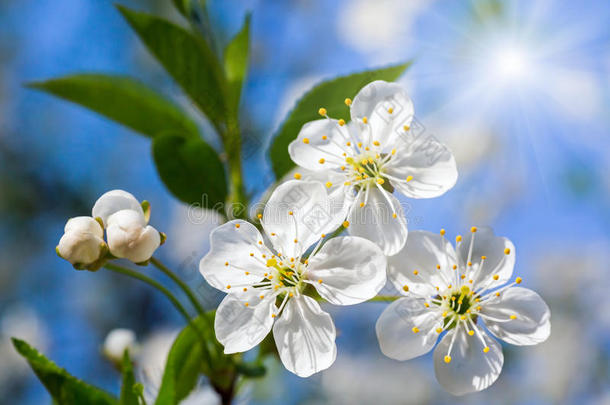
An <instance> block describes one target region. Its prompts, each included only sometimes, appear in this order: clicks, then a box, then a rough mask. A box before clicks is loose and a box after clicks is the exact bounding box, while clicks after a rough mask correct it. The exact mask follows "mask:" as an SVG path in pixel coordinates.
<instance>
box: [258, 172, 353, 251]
mask: <svg viewBox="0 0 610 405" xmlns="http://www.w3.org/2000/svg"><path fill="white" fill-rule="evenodd" d="M341 221H343V218H341V217H339V216H337V215H333V207H331V201H330V198H329V197H328V195H327V193H326V190H325V188H324V186H323V185H322V184H320V183H318V182H310V181H300V180H290V181H287V182H285V183H283V184H281V185H280V186H278V187H277V188H276V189H275V191H274V192H273V194H272V195H271V197H270V198H269V201H268V202H267V204H266V205H265V211H264V213H263V218H262V219H261V223H262V225H263V228H264V229H265V233H266V234H267V236H269V239H271V242H272V243H273V246H274V248H275V249H276V250H277V251H278V252H279V253H281V254H282V255H283V256H285V257H295V258H297V257H300V255H301V254H302V253H303V252H305V251H306V250H307V248H309V247H310V246H311V245H312V244H313V243H315V242H317V241H318V240H319V239H320V237H321V235H322V234H326V233H330V232H332V231H334V230H335V229H336V228H337V227H338V226H339V225H340V224H341Z"/></svg>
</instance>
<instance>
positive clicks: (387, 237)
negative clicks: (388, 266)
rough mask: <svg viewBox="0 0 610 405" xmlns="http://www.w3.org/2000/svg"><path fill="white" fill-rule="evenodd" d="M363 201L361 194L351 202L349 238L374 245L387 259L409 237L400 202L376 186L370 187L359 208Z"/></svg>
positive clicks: (363, 194)
mask: <svg viewBox="0 0 610 405" xmlns="http://www.w3.org/2000/svg"><path fill="white" fill-rule="evenodd" d="M365 200H366V195H365V192H361V193H360V194H359V195H358V197H357V198H356V199H355V200H354V202H353V206H352V209H351V212H350V214H349V216H348V218H347V221H348V222H349V228H348V232H349V234H350V235H353V236H360V237H362V238H365V239H368V240H370V241H371V242H373V243H375V244H377V245H378V246H379V247H380V248H381V250H383V253H384V254H386V255H387V256H392V255H395V254H396V253H398V252H399V251H400V249H402V248H403V246H404V245H405V242H406V241H407V233H408V231H407V223H406V220H405V217H404V212H403V209H402V206H401V205H400V202H399V201H398V199H396V197H394V196H393V195H392V194H390V193H389V192H387V191H385V190H384V191H381V190H379V189H378V188H377V187H375V186H371V188H370V189H369V195H368V200H366V204H365V205H364V206H363V207H361V206H360V204H361V203H364V202H365ZM388 200H389V202H388ZM390 203H391V204H392V205H390ZM392 207H393V208H394V209H393V210H392ZM394 213H396V218H394V216H393V214H394Z"/></svg>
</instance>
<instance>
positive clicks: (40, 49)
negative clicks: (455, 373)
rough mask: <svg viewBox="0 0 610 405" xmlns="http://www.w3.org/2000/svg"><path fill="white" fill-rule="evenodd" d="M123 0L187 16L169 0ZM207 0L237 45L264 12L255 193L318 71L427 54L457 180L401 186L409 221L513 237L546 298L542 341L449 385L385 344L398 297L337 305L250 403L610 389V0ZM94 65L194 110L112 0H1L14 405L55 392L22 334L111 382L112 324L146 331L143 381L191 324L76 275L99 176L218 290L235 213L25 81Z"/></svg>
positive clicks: (1, 368) (575, 394)
mask: <svg viewBox="0 0 610 405" xmlns="http://www.w3.org/2000/svg"><path fill="white" fill-rule="evenodd" d="M120 3H122V4H125V5H128V6H131V7H133V8H136V9H140V10H146V11H149V12H153V13H157V14H159V15H164V16H167V17H169V18H172V19H174V21H181V20H180V17H179V15H177V13H176V12H175V11H174V10H173V9H172V7H171V4H170V3H171V2H169V1H161V0H156V1H153V0H150V1H146V0H139V1H136V0H121V1H120ZM209 3H210V4H209V12H210V15H211V20H212V23H213V25H214V28H215V30H216V32H217V33H218V37H219V41H220V42H222V43H226V41H227V40H228V39H229V38H230V37H231V36H232V35H233V34H234V33H235V32H237V30H238V29H239V28H240V26H241V24H242V21H243V17H244V15H245V13H246V12H248V11H251V12H252V13H253V20H252V40H253V43H252V52H251V62H250V63H251V67H250V73H249V81H248V83H247V87H246V89H245V99H244V100H243V122H244V127H245V128H247V131H246V136H247V142H246V145H245V155H246V156H247V162H246V168H247V169H246V175H245V177H246V182H247V184H248V191H249V192H251V193H252V194H253V195H254V198H255V199H256V198H257V197H260V196H261V195H262V193H264V191H265V190H266V188H267V187H269V186H270V185H271V184H272V183H273V180H274V179H273V175H272V172H271V170H270V167H269V164H268V160H267V156H266V147H267V144H268V141H269V139H270V137H271V136H272V134H273V133H274V130H275V129H276V128H277V126H278V124H279V123H280V122H281V120H282V119H283V117H284V115H285V114H286V113H287V112H288V111H289V110H290V109H291V108H292V106H293V105H294V103H295V101H296V100H297V99H298V98H299V97H300V96H301V95H302V94H303V93H304V92H305V91H307V90H308V89H309V87H311V86H312V85H313V84H315V83H316V82H317V81H319V80H321V79H326V78H330V77H333V76H336V75H340V74H347V73H351V72H354V71H359V70H363V69H366V68H371V67H378V66H382V65H387V64H391V63H397V62H403V61H406V60H411V59H412V60H413V61H414V64H413V66H412V68H411V69H409V70H408V71H407V73H406V74H405V76H404V77H403V78H402V79H401V82H402V84H403V85H404V86H405V87H406V89H407V90H408V92H409V93H410V94H411V97H412V98H413V100H414V103H415V110H416V116H417V119H418V120H419V122H420V123H421V124H422V125H423V126H424V127H425V130H426V131H427V132H428V133H429V134H430V135H434V136H435V137H436V138H438V139H440V140H441V141H443V142H446V143H447V144H448V145H449V146H450V148H451V149H452V150H453V152H454V154H455V155H456V158H457V161H458V168H459V171H460V178H459V180H458V183H457V186H456V187H455V188H454V189H453V190H451V191H450V192H449V193H447V194H446V195H445V196H443V197H441V198H438V199H433V200H420V201H414V200H407V199H405V200H404V201H403V202H404V204H405V205H404V206H405V209H406V211H407V217H408V220H409V227H410V229H426V230H431V231H435V230H438V229H440V228H441V227H443V228H445V229H447V230H448V233H449V234H451V235H452V236H454V235H455V234H458V233H462V232H464V231H465V230H466V229H467V228H468V227H469V226H470V225H491V226H493V227H494V229H495V231H496V233H497V234H499V235H504V236H507V237H508V238H510V239H511V240H512V241H513V242H514V244H515V245H516V247H517V265H516V269H515V271H516V273H517V274H518V275H520V276H522V277H523V278H524V280H525V281H524V284H525V286H526V287H531V288H533V289H535V290H537V291H538V292H539V293H540V294H541V295H542V296H543V298H544V299H545V300H546V301H547V302H548V304H549V305H550V307H551V312H552V334H551V337H550V338H549V340H548V341H547V342H545V343H544V344H541V345H538V346H535V347H519V348H517V347H514V346H507V345H506V346H504V350H505V364H504V370H503V372H502V375H501V376H500V378H499V380H498V381H497V382H496V383H495V384H494V385H493V386H492V387H491V388H490V389H488V390H486V391H484V392H482V393H477V394H474V395H470V396H466V397H462V398H454V397H451V396H450V395H448V394H446V393H444V392H443V391H442V389H441V387H440V386H439V385H438V383H437V382H436V380H435V377H434V371H433V367H432V361H431V360H432V359H431V355H427V356H424V357H423V358H420V359H416V360H412V361H409V362H405V363H400V362H396V361H393V360H389V359H387V358H385V357H384V356H383V355H382V354H381V352H380V351H379V348H378V345H377V342H376V337H375V332H374V327H373V325H374V323H375V320H376V318H377V316H378V315H379V314H380V313H381V312H382V310H383V309H384V307H385V305H386V304H383V303H370V304H364V305H360V306H356V307H346V308H340V310H337V309H336V308H329V311H330V312H331V314H332V315H333V317H334V319H335V322H336V324H337V328H338V339H337V344H338V349H339V355H338V359H337V361H336V363H335V364H334V366H333V367H331V368H330V369H329V370H327V371H325V372H322V373H320V374H317V375H315V376H314V377H312V378H309V379H307V380H303V379H300V378H298V377H296V376H294V375H291V374H290V373H288V372H286V371H285V370H283V368H282V367H281V366H280V365H278V364H274V363H270V364H269V372H268V375H267V377H265V379H264V380H262V381H259V382H258V383H257V384H256V385H247V386H246V387H244V390H243V392H242V394H241V396H240V401H241V402H243V403H278V404H279V403H282V404H293V403H294V404H296V403H307V404H324V403H364V404H368V403H401V404H405V403H414V404H443V403H452V404H455V403H474V404H487V403H505V404H509V403H519V404H523V403H525V404H538V403H542V404H547V403H548V404H555V403H568V404H569V403H591V404H610V383H609V381H610V333H609V332H610V294H609V293H608V285H610V268H609V265H608V263H610V249H609V246H610V234H609V232H608V229H609V227H610V180H609V177H608V176H607V173H608V171H609V169H610V137H609V135H610V24H609V23H608V22H609V21H610V3H609V2H608V1H605V0H583V1H578V2H575V1H567V0H566V1H560V0H557V1H552V0H539V1H525V0H524V1H492V0H480V1H479V0H469V1H461V2H449V1H441V0H409V1H400V0H396V1H389V0H375V1H373V0H344V1H336V2H328V1H323V0H291V1H280V0H259V1H254V0H250V1H243V0H230V1H226V0H223V1H221V0H210V1H209ZM89 71H101V72H111V73H124V74H129V75H132V76H135V77H138V78H140V79H141V80H143V81H144V82H146V83H148V84H150V85H152V86H153V87H155V88H157V89H161V90H162V91H163V92H164V93H165V94H167V95H169V96H171V97H173V98H174V99H175V100H176V101H177V102H179V103H181V104H182V105H184V106H185V108H188V109H190V110H191V111H193V108H192V107H190V105H189V102H188V100H186V99H185V98H184V96H183V95H182V93H181V92H180V91H179V89H178V88H177V86H175V85H174V84H173V83H172V82H171V80H170V79H169V78H168V77H167V76H166V75H165V74H164V73H163V71H162V69H161V67H160V66H159V65H158V64H157V63H156V62H155V61H154V60H153V59H152V57H151V56H150V55H148V54H147V52H146V50H145V49H144V47H143V45H142V44H141V43H140V42H139V40H138V39H137V37H136V35H135V34H133V33H132V32H130V29H129V27H128V26H127V24H126V23H125V22H124V21H123V20H122V18H121V17H120V15H119V13H118V12H117V10H116V9H115V7H114V6H113V4H112V2H110V1H102V0H96V1H82V0H13V1H11V0H0V398H1V399H0V403H7V404H33V405H34V404H36V405H38V404H43V403H50V399H49V397H48V396H47V394H46V392H45V390H44V388H43V387H42V385H41V384H40V383H39V382H38V381H37V379H36V378H35V377H34V375H33V373H32V372H31V370H30V369H29V367H28V366H27V364H26V363H25V362H24V361H23V360H22V359H21V358H19V357H18V356H17V355H16V353H15V352H14V351H13V348H12V345H11V344H10V340H9V337H10V336H18V337H20V338H23V339H26V340H27V341H29V342H30V343H32V344H33V345H34V346H36V347H38V348H39V349H41V350H42V351H43V352H44V353H46V354H47V355H48V357H50V358H51V359H53V360H54V361H56V362H57V363H58V364H59V365H61V366H63V367H65V368H67V369H68V370H69V371H70V372H71V373H73V374H74V375H76V376H78V377H80V378H83V379H85V380H87V381H90V382H92V383H94V384H96V385H99V386H101V387H103V388H105V389H107V390H110V391H113V392H117V391H118V387H119V374H118V373H117V372H116V371H115V370H114V368H113V366H112V364H111V363H110V362H108V361H107V360H105V359H104V357H103V356H102V354H101V346H102V344H103V341H104V338H105V336H106V335H107V333H108V332H109V331H110V330H112V329H114V328H118V327H122V328H129V329H132V330H133V331H135V334H136V336H137V340H138V342H139V344H140V356H139V358H140V360H139V367H140V369H141V370H144V371H143V372H142V374H141V375H142V376H143V377H142V378H144V382H145V383H147V382H148V383H150V384H149V385H152V386H153V387H152V389H153V390H154V385H155V381H157V380H158V376H160V375H161V373H162V367H163V359H164V356H165V353H166V350H167V348H168V345H169V344H170V343H171V341H172V338H173V336H174V335H175V333H176V331H177V330H179V329H180V328H181V327H182V326H183V322H182V320H181V319H180V318H179V317H178V316H177V314H176V313H175V312H174V311H173V309H172V308H171V307H170V306H169V304H168V303H167V302H166V301H165V300H164V298H163V297H162V296H160V295H159V294H158V293H157V292H156V291H154V290H151V289H149V288H147V287H146V286H143V285H140V284H137V283H135V282H133V281H132V280H131V279H126V278H121V277H120V276H118V275H115V274H111V273H109V272H106V271H104V270H101V271H99V272H97V273H90V272H86V271H84V272H77V271H75V270H73V269H72V267H71V266H70V265H69V263H67V262H65V261H63V260H61V259H59V258H58V257H57V256H56V254H55V251H54V248H55V246H56V244H57V242H58V240H59V238H60V237H61V235H62V233H63V226H64V224H65V221H66V219H67V218H69V217H73V216H78V215H88V214H89V212H90V209H91V207H92V205H93V203H94V202H95V200H96V198H97V197H98V196H99V195H101V194H102V193H104V192H105V191H108V190H110V189H114V188H121V189H125V190H129V191H130V192H132V193H133V194H134V195H135V196H136V197H137V198H138V199H140V200H143V199H147V200H149V201H150V202H151V203H152V220H151V223H152V225H153V226H155V227H156V228H157V229H159V230H162V231H165V232H166V233H167V234H168V243H167V244H166V245H164V246H163V247H162V248H161V249H160V250H159V252H158V254H159V255H160V257H161V258H162V259H163V260H164V261H165V262H166V263H169V264H171V267H173V268H174V269H178V272H179V274H180V276H181V277H183V278H184V279H185V280H186V281H187V282H188V283H189V284H190V285H191V286H193V288H195V289H197V291H198V292H199V294H200V297H202V301H203V303H204V305H205V306H206V307H207V308H213V307H214V306H215V305H216V303H217V302H218V300H219V299H220V298H221V297H220V296H219V295H218V294H217V293H214V292H213V290H210V289H209V287H206V286H205V285H203V280H202V278H201V277H200V276H199V274H198V272H197V263H198V261H199V259H200V258H201V257H202V256H203V255H204V254H205V252H206V251H207V249H208V234H209V232H210V230H211V229H212V228H213V227H214V226H215V225H216V224H218V223H219V221H220V219H219V218H217V217H216V216H214V215H213V214H210V213H201V215H197V216H193V215H192V212H191V215H189V214H188V209H187V207H186V206H184V205H182V204H180V203H179V202H177V201H176V200H175V199H173V198H172V197H171V196H170V194H169V193H168V192H167V191H166V190H165V189H164V186H163V185H162V183H161V181H160V179H159V178H158V176H157V174H156V171H155V168H154V165H153V162H152V159H151V156H150V141H149V139H146V138H144V137H142V136H139V135H136V134H134V133H132V132H130V131H129V130H127V129H124V128H122V127H120V126H118V125H116V124H114V123H112V122H110V121H108V120H105V119H102V118H100V117H99V116H97V115H95V114H93V113H91V112H88V111H86V110H84V109H82V108H79V107H76V106H74V105H71V104H68V103H66V102H63V101H59V100H58V99H54V98H52V97H50V96H47V95H44V94H41V93H37V92H35V91H33V90H28V89H26V88H24V87H23V84H24V83H25V82H28V81H31V80H41V79H47V78H51V77H56V76H59V75H63V74H68V73H74V72H89ZM345 96H346V97H348V96H349V97H353V96H354V95H352V94H346V95H345ZM346 114H347V110H346ZM202 125H204V124H202ZM204 127H205V125H204ZM295 136H296V134H295ZM209 139H210V140H212V141H213V136H210V138H209ZM216 145H217V144H216ZM202 175H205V173H202ZM150 272H151V273H150V274H151V275H152V276H154V277H157V276H158V274H157V273H155V270H152V269H151V270H150ZM159 279H160V280H163V281H164V282H165V281H166V280H164V279H162V278H161V277H159ZM177 293H178V292H177ZM159 359H160V360H159ZM157 384H158V383H157ZM147 389H148V388H147ZM198 395H199V396H198V397H197V398H191V399H192V403H194V404H212V403H216V401H217V398H215V396H214V394H213V393H211V392H209V390H206V388H205V387H203V386H202V387H201V389H200V390H199V392H198Z"/></svg>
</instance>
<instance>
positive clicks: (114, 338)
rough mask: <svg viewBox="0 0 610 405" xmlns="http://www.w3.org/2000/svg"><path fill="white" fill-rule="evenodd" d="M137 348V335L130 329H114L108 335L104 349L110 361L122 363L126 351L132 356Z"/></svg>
mask: <svg viewBox="0 0 610 405" xmlns="http://www.w3.org/2000/svg"><path fill="white" fill-rule="evenodd" d="M135 348H136V334H135V333H134V332H133V331H132V330H130V329H121V328H119V329H113V330H111V331H110V333H108V335H107V336H106V339H105V340H104V346H103V348H102V350H103V352H104V355H106V356H107V357H108V358H109V359H110V360H112V361H114V362H117V363H120V362H121V360H122V359H123V353H125V349H128V350H129V351H130V353H131V354H133V353H132V352H133V351H134V350H135Z"/></svg>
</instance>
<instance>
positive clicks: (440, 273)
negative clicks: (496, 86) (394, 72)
mask: <svg viewBox="0 0 610 405" xmlns="http://www.w3.org/2000/svg"><path fill="white" fill-rule="evenodd" d="M345 104H346V105H347V106H348V107H349V109H350V116H351V121H350V122H349V123H347V122H345V120H343V119H333V118H331V117H329V116H328V114H327V111H326V109H324V108H320V110H319V113H320V115H321V116H322V119H319V120H315V121H312V122H309V123H307V124H305V125H304V126H303V128H302V129H301V131H300V132H299V134H298V136H297V137H296V139H295V140H294V141H293V142H292V143H291V144H290V145H289V147H288V151H289V154H290V156H291V158H292V160H293V161H294V163H295V164H296V165H297V168H296V169H295V171H294V172H293V176H294V179H290V180H287V181H285V182H283V183H282V184H280V185H278V186H277V187H276V188H275V189H274V190H273V192H272V193H271V195H270V197H269V199H268V200H267V202H266V205H265V208H264V211H263V212H262V213H260V214H258V216H257V218H256V219H255V220H254V221H252V222H248V221H245V220H241V219H234V220H230V221H228V222H226V223H224V224H222V225H220V226H218V227H217V228H216V229H214V230H213V231H212V232H211V234H210V250H209V252H208V253H207V255H205V257H203V258H202V259H201V261H200V263H199V270H200V273H201V274H202V276H203V277H204V278H205V280H206V281H207V283H208V284H209V285H211V286H212V287H214V288H216V289H218V290H220V291H222V292H223V293H226V296H225V297H224V299H223V300H222V302H221V303H220V305H219V307H218V308H217V310H216V315H215V320H214V330H215V334H216V339H217V340H218V342H220V343H221V344H222V346H223V347H224V352H225V353H226V354H233V353H241V352H245V351H248V350H250V349H253V348H255V347H256V346H258V345H259V344H260V343H261V342H262V341H263V340H264V339H265V338H266V337H267V336H268V335H269V334H270V333H271V334H272V337H273V341H274V342H275V345H276V348H277V354H278V356H279V358H280V360H281V361H282V363H283V364H284V366H285V367H286V369H287V370H289V371H290V372H292V373H294V374H296V375H298V376H300V377H309V376H311V375H313V374H315V373H318V372H320V371H323V370H325V369H327V368H329V367H330V366H331V365H332V364H333V362H334V361H335V359H336V357H337V346H336V343H335V339H336V337H337V331H336V328H335V324H334V322H333V320H332V318H331V316H330V314H329V313H328V312H326V311H325V310H324V309H323V307H322V306H321V305H320V303H329V304H332V305H337V306H344V305H356V304H360V303H364V302H366V301H369V300H371V299H374V298H375V297H376V296H377V294H378V293H379V292H380V291H381V290H382V289H383V288H384V287H385V286H386V284H389V285H390V286H393V287H394V288H395V289H396V290H397V294H395V295H394V296H390V297H383V298H384V300H387V301H393V302H392V303H391V304H390V305H388V306H387V308H385V310H384V311H383V313H382V314H381V316H380V317H379V319H378V320H377V323H376V326H375V331H376V335H377V339H378V342H379V347H380V349H381V352H382V353H383V354H385V355H386V356H388V357H390V358H393V359H396V360H400V361H404V360H409V359H412V358H415V357H418V356H422V355H424V354H426V353H428V352H430V351H431V350H433V348H434V347H436V348H435V349H434V354H433V358H434V370H435V373H436V377H437V379H438V381H439V382H440V384H441V385H442V386H443V387H444V388H445V389H446V390H447V391H448V392H450V393H452V394H454V395H463V394H467V393H470V392H475V391H480V390H483V389H485V388H487V387H489V386H490V385H491V384H493V383H494V382H495V381H496V380H497V378H498V377H499V375H500V372H501V369H502V365H503V362H504V357H503V354H502V347H501V345H500V344H499V343H498V342H497V340H496V339H495V338H497V339H500V340H503V341H504V342H506V343H510V344H514V345H534V344H538V343H540V342H543V341H544V340H546V339H547V337H548V336H549V334H550V328H551V326H550V310H549V308H548V306H547V305H546V303H545V302H544V301H543V300H542V298H541V297H540V296H539V295H538V294H536V293H535V292H534V291H531V290H529V289H527V288H523V287H521V286H520V284H521V283H522V281H523V280H522V279H521V277H516V278H515V279H514V281H512V282H511V279H512V277H513V268H514V265H515V257H516V256H515V246H514V245H513V244H512V242H511V241H509V240H508V239H506V238H504V237H500V236H496V235H495V234H494V233H493V231H492V230H491V228H488V227H480V228H479V227H472V228H471V229H470V232H469V233H468V235H467V236H464V237H463V236H461V235H458V236H457V237H456V244H455V247H454V246H453V245H452V244H451V243H450V242H449V241H448V239H447V238H446V237H445V233H446V232H445V230H441V231H440V232H439V233H431V232H427V231H420V230H416V231H412V232H409V231H408V229H407V221H406V218H405V215H404V212H403V210H402V208H401V205H400V202H399V200H398V198H397V197H396V196H395V194H402V195H403V196H406V197H410V198H432V197H437V196H440V195H442V194H444V193H445V192H447V191H448V190H449V189H451V188H452V187H453V186H454V185H455V183H456V181H457V178H458V172H457V167H456V162H455V159H454V157H453V155H452V153H451V152H450V151H449V149H447V148H446V147H445V146H444V145H443V144H441V143H440V142H438V141H437V140H435V139H431V138H422V137H421V136H419V135H418V134H416V133H414V131H412V130H411V125H412V122H413V116H414V112H413V103H412V102H411V100H410V98H409V97H408V95H407V93H406V92H405V91H404V90H403V89H402V88H401V87H400V86H399V85H397V84H393V83H386V82H383V81H375V82H372V83H370V84H368V85H366V86H365V87H364V88H363V89H361V90H360V92H359V93H358V94H357V95H356V97H355V98H354V100H351V99H346V100H345ZM149 216H150V206H149V204H148V203H147V202H146V201H144V202H142V203H140V202H138V200H136V198H135V197H134V196H133V195H131V194H129V193H127V192H125V191H122V190H113V191H109V192H107V193H105V194H104V195H102V196H101V197H100V198H99V199H98V200H97V202H96V203H95V205H94V206H93V209H92V216H91V217H76V218H72V219H70V220H69V221H68V223H67V224H66V226H65V233H64V235H63V237H62V238H61V240H60V242H59V245H58V246H57V253H58V254H59V255H60V256H61V257H62V258H64V259H66V260H68V261H69V262H70V263H72V264H73V265H74V267H75V268H77V269H89V270H96V269H98V268H100V267H101V266H102V265H104V264H105V262H106V260H108V259H112V258H125V259H128V260H130V261H132V262H134V263H137V264H143V263H146V262H147V261H148V260H149V259H150V258H151V257H152V254H153V252H154V251H155V250H156V249H157V248H158V247H159V245H160V244H161V243H162V242H163V240H164V235H163V234H162V233H160V232H158V231H157V230H155V229H154V228H153V227H151V226H150V225H148V220H149ZM344 232H345V233H346V235H345V236H342V235H343V233H344ZM104 233H105V236H106V239H105V240H104ZM187 317H188V315H187ZM109 339H110V338H109ZM133 340H134V338H133V336H132V335H131V334H129V333H124V331H123V332H117V333H116V334H114V335H113V336H112V337H111V339H110V340H109V342H108V347H114V346H117V347H123V346H125V345H128V344H130V343H131V342H132V341H133ZM437 342H438V344H437ZM121 351H122V349H121ZM107 353H108V354H109V355H110V354H113V355H114V357H118V356H119V353H118V352H117V350H110V349H108V350H107Z"/></svg>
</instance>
